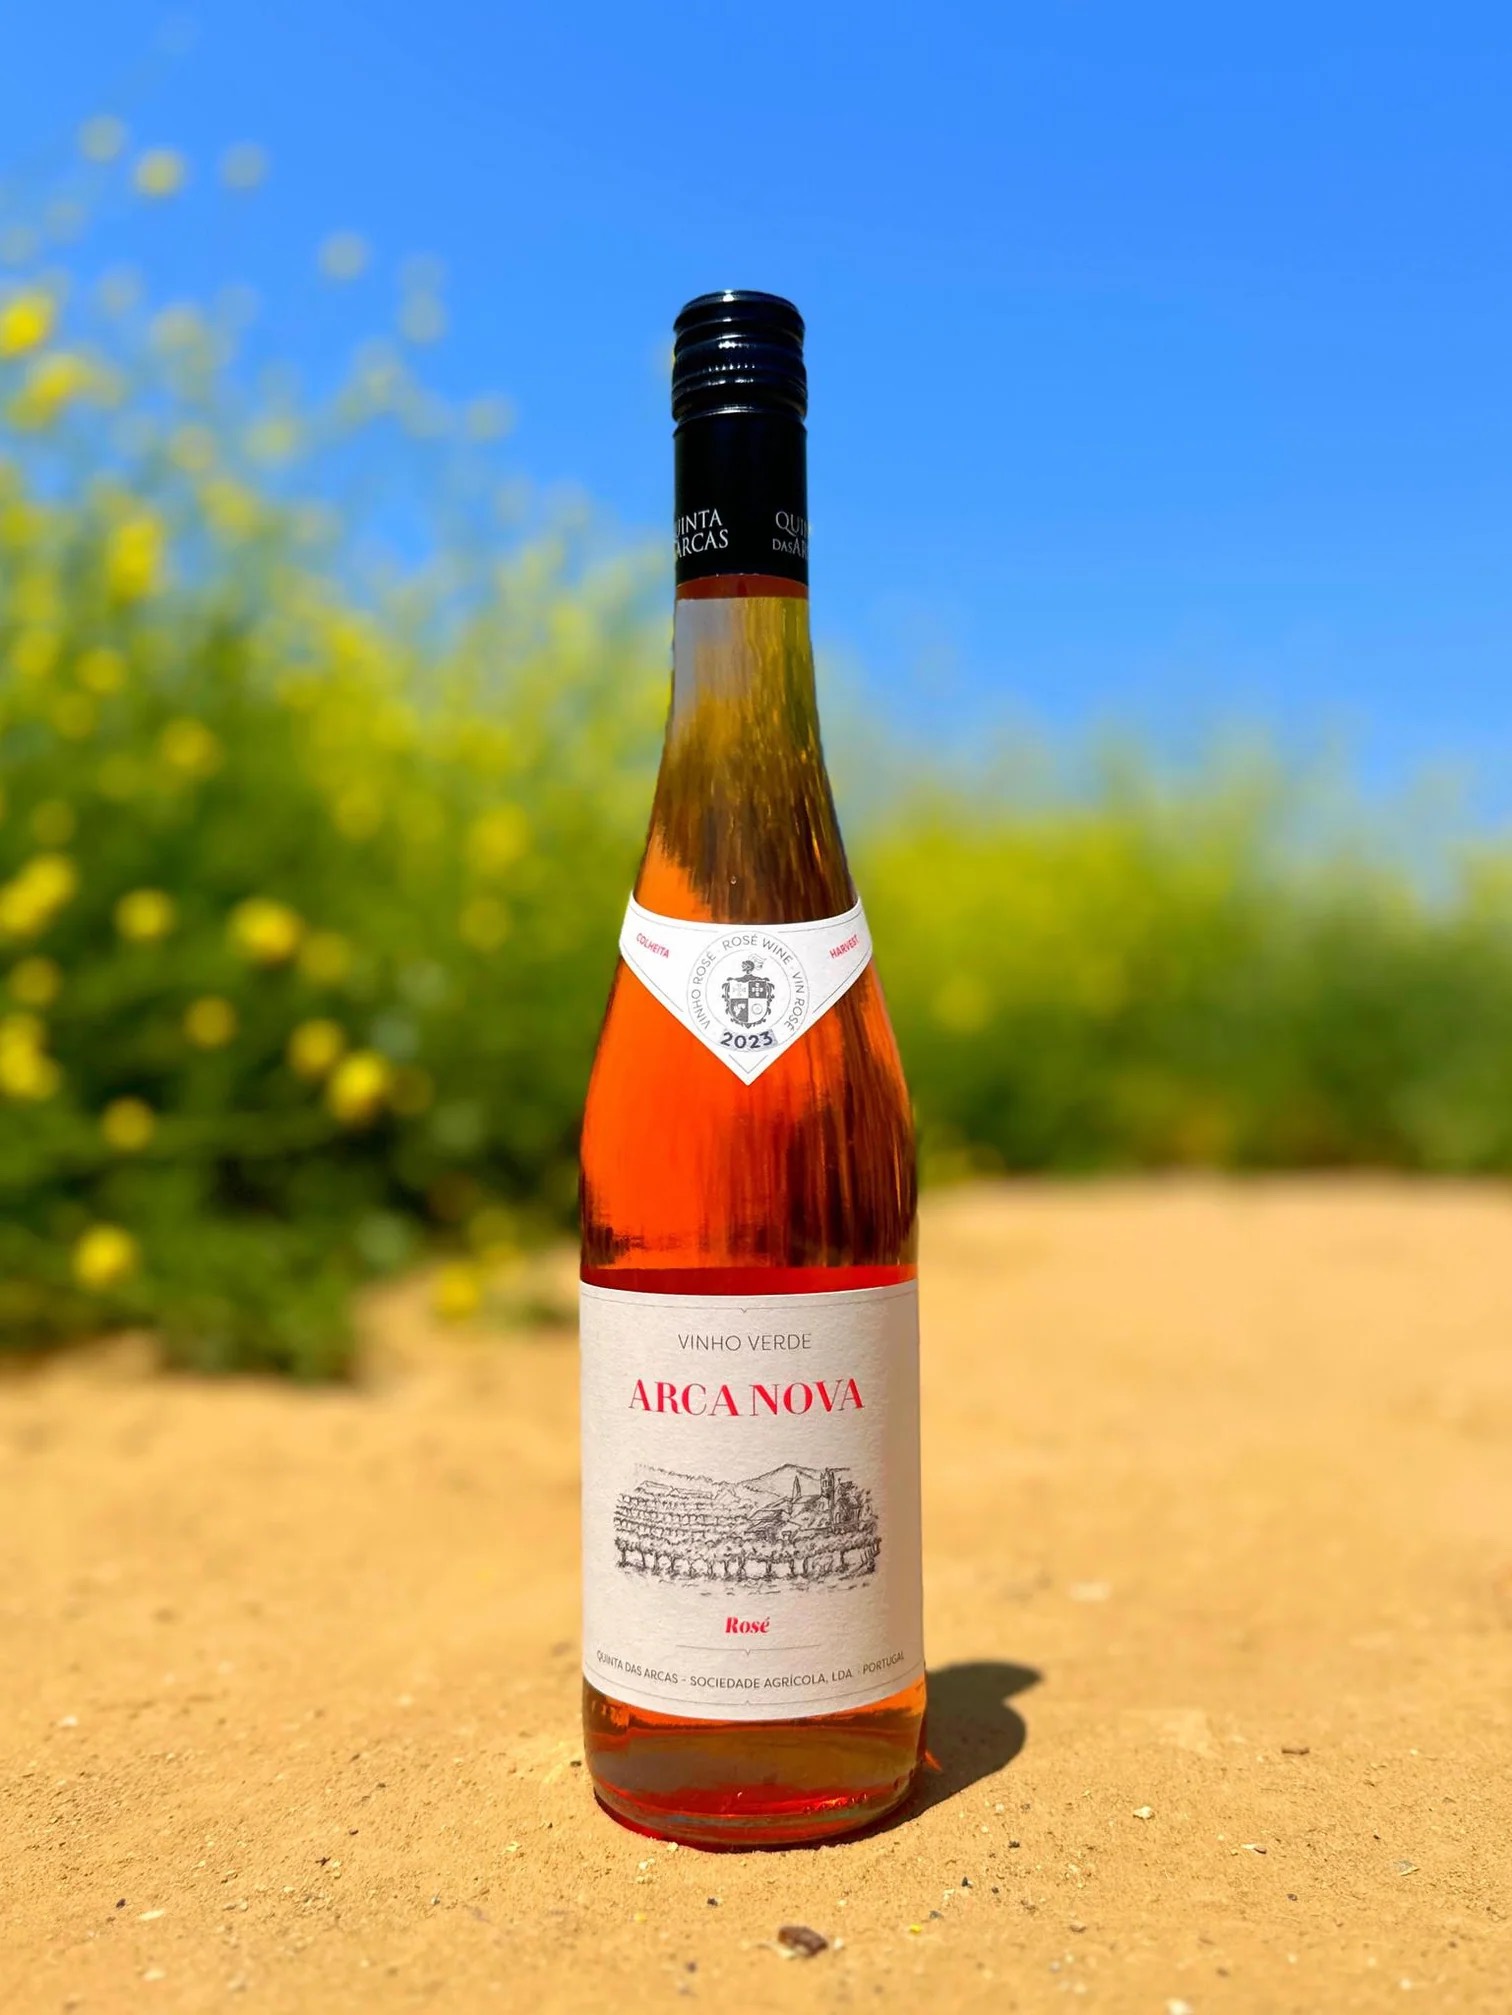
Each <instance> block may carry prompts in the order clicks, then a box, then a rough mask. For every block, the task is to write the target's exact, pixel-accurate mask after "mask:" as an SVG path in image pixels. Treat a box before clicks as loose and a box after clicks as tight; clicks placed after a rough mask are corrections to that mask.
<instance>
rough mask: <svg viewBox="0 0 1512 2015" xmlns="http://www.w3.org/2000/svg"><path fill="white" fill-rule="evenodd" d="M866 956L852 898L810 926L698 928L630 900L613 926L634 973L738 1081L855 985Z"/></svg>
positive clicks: (861, 920)
mask: <svg viewBox="0 0 1512 2015" xmlns="http://www.w3.org/2000/svg"><path fill="white" fill-rule="evenodd" d="M871 955H872V944H871V932H870V931H869V930H868V929H867V927H866V916H865V914H864V912H863V910H862V908H861V905H860V903H857V904H856V905H855V907H854V908H853V909H848V910H847V911H846V912H845V914H844V915H843V916H838V917H824V918H821V919H820V920H819V921H818V922H816V923H798V924H703V923H688V922H686V921H685V920H684V919H682V918H680V917H663V916H658V915H657V914H656V912H655V911H654V910H647V909H642V908H641V906H640V904H639V903H638V902H636V901H635V900H634V898H633V897H632V898H631V901H630V906H629V908H628V909H627V910H626V911H625V923H624V928H623V929H622V930H621V932H620V956H621V958H623V959H624V961H625V964H626V965H627V966H629V968H630V970H631V971H632V972H633V973H634V974H635V976H636V978H637V979H638V980H640V981H641V983H642V985H644V986H645V987H647V988H648V989H649V990H650V992H652V993H653V994H655V996H656V998H657V999H658V1000H659V1001H660V1002H661V1003H662V1005H663V1007H665V1008H666V1009H667V1011H668V1013H669V1014H673V1015H675V1016H676V1017H677V1019H678V1020H679V1021H680V1022H681V1023H682V1025H683V1027H684V1028H686V1029H688V1030H690V1031H691V1032H692V1033H693V1034H694V1035H695V1036H697V1038H698V1040H699V1041H700V1042H701V1043H703V1044H704V1046H705V1047H706V1048H707V1049H710V1050H712V1051H713V1052H714V1054H715V1056H717V1057H718V1058H719V1059H720V1061H721V1062H722V1063H727V1064H728V1065H729V1067H730V1069H731V1070H732V1071H734V1073H735V1075H736V1076H737V1077H738V1078H742V1079H744V1081H745V1082H746V1083H747V1084H751V1083H754V1081H755V1080H756V1079H757V1078H758V1077H760V1075H761V1073H762V1072H763V1071H764V1070H766V1069H767V1068H768V1066H769V1065H771V1064H774V1063H775V1062H776V1061H777V1059H778V1057H780V1056H781V1055H782V1054H783V1052H784V1051H785V1050H789V1049H791V1048H792V1046H793V1044H794V1043H795V1042H797V1040H798V1038H799V1037H800V1036H801V1035H802V1034H803V1033H804V1032H805V1030H807V1029H810V1028H812V1027H813V1025H814V1023H815V1022H816V1021H818V1019H819V1017H820V1016H821V1015H822V1014H825V1013H826V1012H827V1011H828V1010H829V1009H830V1008H832V1007H833V1006H834V1004H835V1002H836V1001H837V1000H839V999H840V997H841V995H842V994H844V993H846V992H847V991H848V990H849V989H850V988H851V987H853V986H854V985H855V983H856V981H857V980H858V979H859V978H860V977H861V975H862V973H863V972H865V970H866V968H867V966H868V965H869V964H870V963H871Z"/></svg>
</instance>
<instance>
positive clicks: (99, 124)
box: [79, 112, 126, 162]
mask: <svg viewBox="0 0 1512 2015" xmlns="http://www.w3.org/2000/svg"><path fill="white" fill-rule="evenodd" d="M125 145H126V127H125V124H124V122H123V121H122V120H120V119H116V118H113V117H112V116H111V115H110V113H108V112H102V113H100V114H99V115H98V117H96V118H94V119H86V120H85V122H84V124H83V125H82V126H81V127H80V128H79V152H80V153H81V154H82V155H83V156H84V158H85V160H86V161H101V162H103V161H113V160H114V159H115V158H116V156H117V154H119V153H120V151H121V149H122V148H123V147H124V146H125Z"/></svg>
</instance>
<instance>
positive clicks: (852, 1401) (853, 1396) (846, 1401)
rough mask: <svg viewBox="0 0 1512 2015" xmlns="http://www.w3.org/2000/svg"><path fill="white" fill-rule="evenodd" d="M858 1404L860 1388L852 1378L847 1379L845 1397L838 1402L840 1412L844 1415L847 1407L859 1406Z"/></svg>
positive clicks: (859, 1401) (859, 1402)
mask: <svg viewBox="0 0 1512 2015" xmlns="http://www.w3.org/2000/svg"><path fill="white" fill-rule="evenodd" d="M860 1404H861V1388H860V1386H859V1385H857V1383H856V1381H855V1380H854V1379H853V1378H848V1379H847V1380H846V1381H845V1397H844V1398H843V1399H842V1400H841V1402H840V1411H841V1412H842V1413H844V1411H845V1409H846V1408H847V1407H848V1406H859V1405H860Z"/></svg>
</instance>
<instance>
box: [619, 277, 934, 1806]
mask: <svg viewBox="0 0 1512 2015" xmlns="http://www.w3.org/2000/svg"><path fill="white" fill-rule="evenodd" d="M806 410H807V381H806V374H805V370H804V362H803V322H802V320H801V318H800V317H799V315H798V312H797V310H796V309H795V308H793V307H792V306H791V304H790V303H788V302H786V301H783V300H779V299H777V298H776V297H775V296H773V295H770V294H757V293H743V292H742V293H723V294H709V295H705V296H703V297H701V298H700V299H699V300H696V301H694V302H692V303H690V305H689V306H688V307H686V308H685V309H684V310H683V312H682V314H681V315H679V317H678V318H677V325H676V344H675V350H674V364H673V392H672V411H673V419H674V422H675V424H676V433H675V443H676V491H677V496H676V509H675V539H674V553H675V562H676V581H677V603H676V620H675V631H674V647H673V681H672V705H671V713H670V716H669V719H668V723H667V735H666V745H665V748H664V751H663V755H662V763H661V772H660V775H659V777H658V780H657V786H656V796H655V802H654V805H653V807H652V813H651V830H650V836H649V838H648V840H647V843H646V851H645V856H644V858H643V860H642V862H641V867H640V873H639V875H638V877H637V879H636V883H635V890H634V895H633V897H632V899H631V901H630V905H629V908H628V911H627V913H626V917H625V924H624V929H623V931H622V932H621V936H620V960H619V965H618V968H617V970H616V973H615V977H614V985H613V989H612V991H611V993H610V997H609V1007H608V1012H607V1014H606V1016H605V1019H604V1027H603V1032H602V1034H601V1036H600V1038H599V1046H598V1054H597V1057H596V1059H595V1062H594V1067H593V1076H592V1080H591V1083H590V1085H589V1090H588V1103H587V1111H586V1114H585V1116H584V1121H583V1150H582V1169H583V1173H582V1229H583V1263H582V1354H583V1363H582V1421H583V1592H584V1625H583V1673H584V1688H583V1701H584V1708H583V1714H584V1728H585V1741H586V1754H587V1761H588V1766H589V1769H590V1770H591V1772H592V1774H593V1782H594V1787H595V1790H596V1791H597V1794H598V1797H599V1799H600V1800H601V1802H602V1803H603V1804H604V1805H606V1806H607V1807H608V1808H609V1809H610V1810H611V1811H612V1812H614V1813H615V1814H616V1815H617V1816H618V1817H620V1818H621V1819H623V1820H625V1821H627V1822H628V1823H629V1824H630V1825H632V1826H637V1827H640V1828H642V1829H644V1830H645V1831H647V1832H651V1833H656V1834H661V1835H664V1836H666V1837H668V1838H672V1839H677V1840H685V1841H691V1842H697V1843H701V1844H705V1845H746V1844H748V1845H752V1846H759V1845H770V1844H778V1843H781V1842H786V1841H798V1840H813V1839H820V1838H823V1837H825V1836H827V1835H831V1834H835V1833H840V1832H844V1831H847V1830H849V1829H851V1828H854V1827H857V1826H861V1825H864V1824H865V1823H866V1822H867V1821H869V1820H873V1819H876V1818H877V1817H879V1816H880V1815H881V1814H882V1813H885V1812H887V1811H889V1810H890V1809H891V1808H892V1807H894V1806H895V1805H897V1804H898V1803H899V1802H900V1801H901V1800H902V1799H903V1798H904V1797H905V1796H906V1795H907V1793H908V1790H909V1787H910V1786H911V1784H912V1782H913V1779H914V1776H915V1774H916V1772H917V1770H918V1765H919V1757H920V1744H921V1739H922V1729H923V1719H924V1653H923V1635H922V1619H921V1577H920V1548H919V1411H918V1302H917V1292H918V1290H917V1284H916V1277H915V1276H916V1268H915V1256H916V1231H915V1208H914V1140H913V1124H912V1118H911V1114H910V1110H909V1102H908V1094H907V1091H906V1089H905V1086H904V1083H903V1073H902V1069H901V1066H900V1064H899V1061H898V1051H897V1045H896V1043H895V1042H894V1040H893V1033H892V1029H891V1026H890V1024H889V1022H888V1018H887V1009H886V1007H885V1005H884V1003H883V999H882V989H881V987H880V985H879V984H878V981H877V976H876V970H875V968H874V966H873V965H872V960H871V938H870V935H869V933H868V931H867V926H866V918H865V914H864V913H863V911H862V908H861V904H860V901H859V900H858V898H857V894H856V890H855V888H854V886H853V885H852V882H851V877H850V870H849V868H848V866H847V865H846V858H845V849H844V847H843V845H842V843H841V839H840V830H839V826H838V823H837V821H836V818H835V808H834V803H833V801H832V798H831V793H830V786H829V778H828V776H827V774H826V771H825V766H824V756H823V751H822V749H821V746H820V740H819V721H818V711H817V707H816V704H815V698H814V667H813V654H812V649H811V646H810V642H809V623H808V517H807V508H808V507H807V474H806V439H805V431H804V419H805V414H806Z"/></svg>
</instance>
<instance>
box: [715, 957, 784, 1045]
mask: <svg viewBox="0 0 1512 2015" xmlns="http://www.w3.org/2000/svg"><path fill="white" fill-rule="evenodd" d="M764 963H765V961H764V960H763V959H759V958H754V959H742V960H741V961H740V971H739V972H738V973H732V974H731V975H730V977H729V978H728V979H727V980H725V982H724V983H723V985H722V986H721V987H720V989H719V991H720V995H721V997H722V999H723V1001H724V1011H725V1019H726V1020H727V1021H731V1022H733V1023H734V1024H735V1026H736V1028H760V1027H761V1024H762V1023H763V1022H764V1021H769V1020H770V1019H771V1014H772V1002H773V1000H774V999H775V998H776V994H777V986H776V982H775V981H773V980H769V979H768V978H767V977H766V976H765V974H763V973H760V972H758V971H757V970H756V968H757V967H758V966H760V965H763V964H764Z"/></svg>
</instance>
